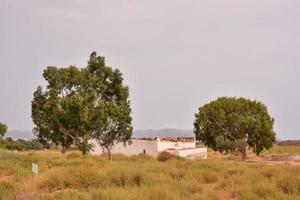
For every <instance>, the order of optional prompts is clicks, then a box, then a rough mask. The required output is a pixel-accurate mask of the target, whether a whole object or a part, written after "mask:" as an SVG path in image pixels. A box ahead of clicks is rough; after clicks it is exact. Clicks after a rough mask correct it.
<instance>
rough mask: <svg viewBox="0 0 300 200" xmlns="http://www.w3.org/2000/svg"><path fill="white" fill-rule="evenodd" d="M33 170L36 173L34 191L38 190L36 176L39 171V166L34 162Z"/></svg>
mask: <svg viewBox="0 0 300 200" xmlns="http://www.w3.org/2000/svg"><path fill="white" fill-rule="evenodd" d="M32 172H33V173H34V178H33V189H34V192H36V176H37V174H38V173H39V166H38V165H37V164H35V163H32Z"/></svg>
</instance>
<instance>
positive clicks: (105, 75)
mask: <svg viewBox="0 0 300 200" xmlns="http://www.w3.org/2000/svg"><path fill="white" fill-rule="evenodd" d="M43 77H44V79H45V80H46V81H47V82H48V85H47V88H46V89H45V90H44V91H43V90H42V87H40V86H39V87H38V88H37V90H36V91H35V93H34V98H33V101H32V119H33V122H34V124H35V128H34V130H35V132H36V134H37V136H38V138H39V139H40V140H41V141H51V142H53V143H55V144H60V145H62V147H63V151H64V150H66V149H68V148H70V146H71V145H72V144H75V145H76V146H78V147H79V149H80V150H81V152H82V153H83V154H86V153H88V152H89V150H91V149H92V145H91V144H89V140H90V139H92V138H94V139H97V140H98V142H99V144H100V145H101V146H102V147H103V148H106V149H108V150H109V149H110V148H111V146H112V145H113V144H114V143H116V142H123V143H124V144H126V143H127V142H128V141H129V140H130V138H131V135H132V126H131V116H130V113H131V109H130V102H129V100H128V98H129V92H128V87H127V86H124V85H123V78H122V73H121V72H120V71H119V70H118V69H115V70H114V69H112V68H111V67H108V66H106V65H105V59H104V57H101V56H97V54H96V53H95V52H93V53H92V54H91V56H90V60H89V61H88V65H87V66H86V67H85V68H81V69H79V68H76V67H74V66H70V67H68V68H57V67H48V68H47V69H46V70H45V71H44V73H43Z"/></svg>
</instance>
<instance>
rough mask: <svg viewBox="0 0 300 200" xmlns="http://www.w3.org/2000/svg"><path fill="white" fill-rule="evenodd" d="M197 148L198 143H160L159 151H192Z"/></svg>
mask: <svg viewBox="0 0 300 200" xmlns="http://www.w3.org/2000/svg"><path fill="white" fill-rule="evenodd" d="M192 148H196V142H164V141H161V142H159V143H158V151H164V150H166V149H192Z"/></svg>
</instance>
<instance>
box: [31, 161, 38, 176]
mask: <svg viewBox="0 0 300 200" xmlns="http://www.w3.org/2000/svg"><path fill="white" fill-rule="evenodd" d="M32 172H33V173H34V174H38V173H39V167H38V165H37V164H35V163H32Z"/></svg>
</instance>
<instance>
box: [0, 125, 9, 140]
mask: <svg viewBox="0 0 300 200" xmlns="http://www.w3.org/2000/svg"><path fill="white" fill-rule="evenodd" d="M6 131H7V126H6V125H5V124H3V123H1V122H0V139H1V138H2V137H3V136H4V135H5V133H6Z"/></svg>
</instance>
